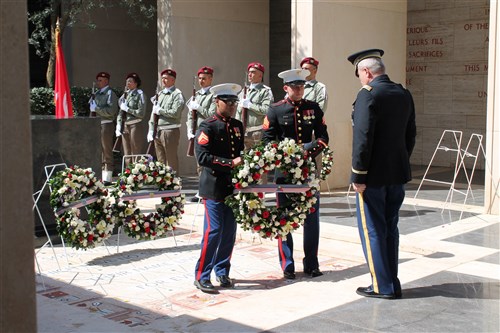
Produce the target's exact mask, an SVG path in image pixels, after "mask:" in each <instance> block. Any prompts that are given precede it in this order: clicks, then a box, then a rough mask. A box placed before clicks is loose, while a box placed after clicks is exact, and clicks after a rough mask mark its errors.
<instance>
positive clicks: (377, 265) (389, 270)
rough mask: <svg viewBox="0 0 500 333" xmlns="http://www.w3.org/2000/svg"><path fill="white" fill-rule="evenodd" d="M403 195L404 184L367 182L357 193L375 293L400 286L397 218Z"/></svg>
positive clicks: (361, 229)
mask: <svg viewBox="0 0 500 333" xmlns="http://www.w3.org/2000/svg"><path fill="white" fill-rule="evenodd" d="M404 197H405V190H404V185H388V186H367V187H366V189H365V191H364V192H363V193H362V194H360V193H357V194H356V205H357V206H356V214H357V217H358V230H359V236H360V238H361V244H362V246H363V252H364V254H365V259H366V262H367V264H368V268H369V269H370V274H371V276H372V284H373V290H374V291H375V292H376V293H381V294H392V293H394V292H395V291H396V290H401V284H400V282H399V279H398V252H399V249H398V248H399V230H398V220H399V209H400V208H401V205H402V204H403V200H404Z"/></svg>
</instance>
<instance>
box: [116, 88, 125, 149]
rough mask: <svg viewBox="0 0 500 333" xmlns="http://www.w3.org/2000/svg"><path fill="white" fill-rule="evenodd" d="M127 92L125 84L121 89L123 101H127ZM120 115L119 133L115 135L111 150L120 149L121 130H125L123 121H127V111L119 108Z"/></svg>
mask: <svg viewBox="0 0 500 333" xmlns="http://www.w3.org/2000/svg"><path fill="white" fill-rule="evenodd" d="M127 93H128V90H127V86H125V90H124V91H123V101H124V102H126V101H127ZM120 115H121V118H122V119H121V121H120V123H119V124H118V125H119V126H120V133H121V135H119V136H117V137H116V141H115V144H114V146H113V151H116V152H119V151H121V147H122V136H123V131H125V122H126V121H127V112H125V111H123V110H120Z"/></svg>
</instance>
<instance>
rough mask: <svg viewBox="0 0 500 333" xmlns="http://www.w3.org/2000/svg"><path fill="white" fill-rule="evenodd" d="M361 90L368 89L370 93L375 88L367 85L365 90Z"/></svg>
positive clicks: (364, 87)
mask: <svg viewBox="0 0 500 333" xmlns="http://www.w3.org/2000/svg"><path fill="white" fill-rule="evenodd" d="M361 89H366V90H368V91H372V89H373V87H371V86H369V85H367V84H365V85H364V86H363V88H361Z"/></svg>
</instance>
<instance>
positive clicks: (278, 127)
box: [263, 69, 328, 279]
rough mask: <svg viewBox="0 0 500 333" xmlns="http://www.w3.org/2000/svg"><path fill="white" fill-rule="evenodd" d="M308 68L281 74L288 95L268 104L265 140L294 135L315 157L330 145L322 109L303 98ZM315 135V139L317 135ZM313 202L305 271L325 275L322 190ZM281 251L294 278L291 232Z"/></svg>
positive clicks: (280, 199) (279, 177)
mask: <svg viewBox="0 0 500 333" xmlns="http://www.w3.org/2000/svg"><path fill="white" fill-rule="evenodd" d="M307 75H309V71H307V70H303V69H291V70H288V71H284V72H281V73H279V74H278V76H279V77H280V78H282V79H283V82H284V87H283V90H284V91H285V92H286V93H287V97H286V98H285V99H283V100H281V101H279V102H277V103H275V104H272V105H271V107H270V108H269V111H268V113H267V116H266V118H265V119H264V125H263V129H264V135H263V141H264V142H266V143H268V142H271V141H280V140H283V139H285V138H290V139H294V140H295V141H296V142H297V143H298V144H302V145H304V148H305V149H306V150H308V151H309V154H310V156H311V157H312V158H314V157H316V156H317V155H318V154H319V153H320V152H321V151H322V150H323V149H324V148H325V147H326V146H327V145H328V132H327V128H326V124H325V121H324V119H323V111H322V110H321V108H320V107H319V105H318V103H316V102H312V101H309V100H305V99H303V98H302V97H303V95H304V84H305V78H306V76H307ZM314 138H315V139H314ZM275 180H276V184H282V183H283V181H284V177H283V175H280V173H279V172H278V171H276V175H275ZM317 196H318V200H317V202H316V204H315V206H314V208H315V211H314V212H313V213H310V214H307V217H306V220H305V223H304V254H305V257H304V259H303V264H304V273H305V274H307V275H309V276H311V277H316V276H320V275H323V273H321V271H320V269H319V262H318V245H319V192H318V194H317ZM285 200H286V196H285V195H284V194H278V203H279V205H280V206H281V205H284V204H285ZM278 252H279V260H280V264H281V268H282V269H283V275H284V277H285V278H287V279H295V264H294V260H293V238H292V235H291V234H288V235H287V237H286V240H282V239H281V238H280V239H278Z"/></svg>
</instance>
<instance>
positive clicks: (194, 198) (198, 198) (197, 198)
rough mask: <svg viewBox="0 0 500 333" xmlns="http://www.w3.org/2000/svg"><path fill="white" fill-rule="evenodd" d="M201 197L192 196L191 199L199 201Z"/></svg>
mask: <svg viewBox="0 0 500 333" xmlns="http://www.w3.org/2000/svg"><path fill="white" fill-rule="evenodd" d="M200 199H201V198H200V197H192V198H191V200H190V201H191V202H199V201H200Z"/></svg>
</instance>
